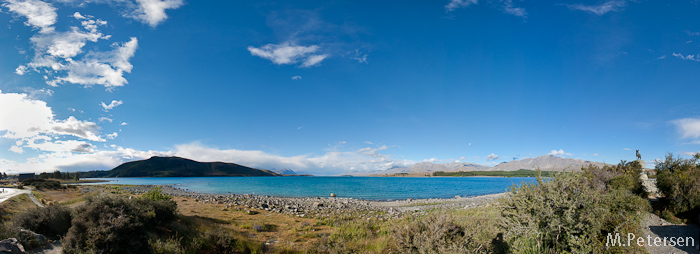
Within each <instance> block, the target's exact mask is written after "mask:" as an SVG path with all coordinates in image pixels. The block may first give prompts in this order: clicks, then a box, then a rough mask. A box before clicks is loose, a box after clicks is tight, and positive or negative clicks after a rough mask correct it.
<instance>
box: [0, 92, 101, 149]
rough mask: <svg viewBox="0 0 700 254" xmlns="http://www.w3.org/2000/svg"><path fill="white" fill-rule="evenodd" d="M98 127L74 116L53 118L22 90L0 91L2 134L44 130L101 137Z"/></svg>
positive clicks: (27, 134) (25, 134)
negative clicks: (18, 92)
mask: <svg viewBox="0 0 700 254" xmlns="http://www.w3.org/2000/svg"><path fill="white" fill-rule="evenodd" d="M99 130H100V127H99V126H97V124H95V123H93V122H88V121H80V120H78V119H76V118H75V117H74V116H70V117H68V119H66V120H60V119H55V118H54V114H53V111H52V110H51V108H50V107H48V106H47V105H46V102H44V101H40V100H33V99H29V98H28V97H27V95H26V94H17V93H2V91H0V133H2V132H5V134H4V135H2V137H4V138H10V139H22V138H30V137H33V136H36V135H39V134H41V133H45V134H50V135H69V136H74V137H78V138H83V139H87V140H92V141H104V139H102V138H101V137H100V136H99Z"/></svg>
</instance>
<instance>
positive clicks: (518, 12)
mask: <svg viewBox="0 0 700 254" xmlns="http://www.w3.org/2000/svg"><path fill="white" fill-rule="evenodd" d="M502 3H503V11H504V12H505V13H508V14H512V15H515V16H518V17H523V18H524V17H527V11H525V8H522V7H516V6H514V5H513V0H505V1H502Z"/></svg>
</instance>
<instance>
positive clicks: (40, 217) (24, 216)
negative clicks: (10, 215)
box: [13, 206, 73, 239]
mask: <svg viewBox="0 0 700 254" xmlns="http://www.w3.org/2000/svg"><path fill="white" fill-rule="evenodd" d="M71 212H72V211H71V209H69V208H67V207H65V206H47V207H43V208H42V207H37V208H32V209H30V210H27V211H25V212H23V213H21V214H19V215H17V216H15V217H14V221H13V223H14V225H15V226H18V227H21V228H24V229H28V230H31V231H33V232H35V233H39V234H42V235H44V236H46V237H49V238H53V239H58V238H59V237H60V236H64V235H66V233H67V232H68V229H69V228H70V227H71V220H72V219H73V216H72V214H71Z"/></svg>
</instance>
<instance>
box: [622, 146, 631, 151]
mask: <svg viewBox="0 0 700 254" xmlns="http://www.w3.org/2000/svg"><path fill="white" fill-rule="evenodd" d="M622 150H625V151H632V148H627V147H625V148H622Z"/></svg>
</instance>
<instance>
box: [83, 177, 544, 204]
mask: <svg viewBox="0 0 700 254" xmlns="http://www.w3.org/2000/svg"><path fill="white" fill-rule="evenodd" d="M89 179H101V180H108V181H110V182H106V183H102V184H125V185H150V184H158V185H172V186H173V187H177V188H181V189H187V190H189V191H195V192H199V193H210V194H229V193H233V194H254V195H270V196H283V197H317V196H318V197H328V196H329V195H330V194H331V193H335V194H336V195H337V197H339V198H359V199H368V200H396V199H406V198H413V199H418V198H452V197H454V196H457V195H460V196H462V197H468V196H478V195H486V194H494V193H501V192H505V191H507V190H508V188H509V187H511V186H513V185H514V184H521V183H523V182H527V183H534V182H536V179H535V178H534V177H318V176H316V177H307V176H285V177H144V178H89Z"/></svg>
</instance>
